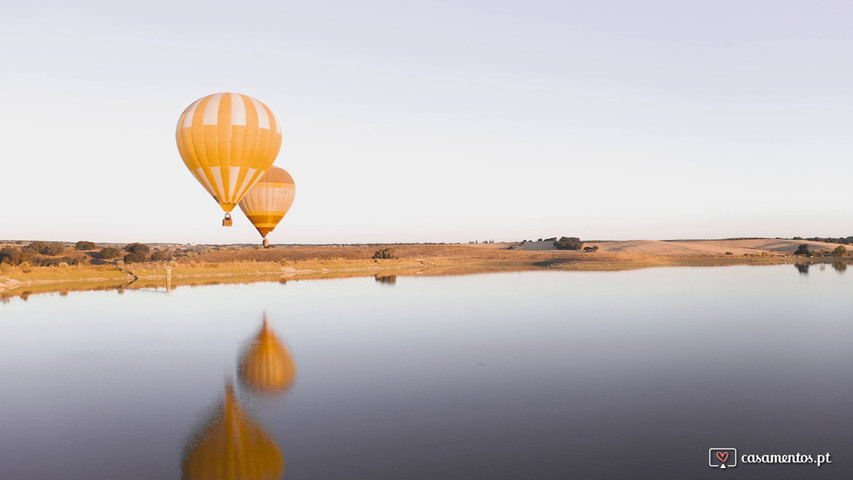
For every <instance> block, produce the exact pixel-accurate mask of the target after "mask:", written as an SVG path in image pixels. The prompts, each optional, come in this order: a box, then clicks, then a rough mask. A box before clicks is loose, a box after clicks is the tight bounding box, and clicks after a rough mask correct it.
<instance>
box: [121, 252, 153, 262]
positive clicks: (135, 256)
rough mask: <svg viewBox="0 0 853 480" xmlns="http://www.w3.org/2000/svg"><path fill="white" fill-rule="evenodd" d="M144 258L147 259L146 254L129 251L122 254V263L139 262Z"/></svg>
mask: <svg viewBox="0 0 853 480" xmlns="http://www.w3.org/2000/svg"><path fill="white" fill-rule="evenodd" d="M146 260H148V255H146V254H144V253H142V252H139V251H136V252H130V253H128V254H127V255H125V256H124V263H139V262H144V261H146Z"/></svg>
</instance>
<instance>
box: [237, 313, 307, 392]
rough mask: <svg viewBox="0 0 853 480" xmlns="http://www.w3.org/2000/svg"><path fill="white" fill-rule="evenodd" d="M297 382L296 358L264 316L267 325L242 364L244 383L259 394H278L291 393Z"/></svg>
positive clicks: (265, 315)
mask: <svg viewBox="0 0 853 480" xmlns="http://www.w3.org/2000/svg"><path fill="white" fill-rule="evenodd" d="M295 379H296V365H295V364H294V362H293V356H292V355H291V354H290V351H288V350H287V347H285V346H284V343H282V341H281V340H279V338H278V336H276V334H275V332H274V331H273V330H272V328H271V327H270V325H269V318H268V317H267V314H266V313H264V323H263V326H261V330H260V331H259V332H258V334H257V336H256V337H255V339H254V341H252V344H251V345H250V346H249V348H248V349H247V351H246V353H245V355H243V358H242V361H241V362H240V380H241V381H242V383H243V385H244V386H245V387H247V388H248V389H250V390H252V391H254V392H256V393H266V394H277V393H281V392H283V391H285V390H287V389H288V388H289V387H290V386H291V385H292V384H293V381H294V380H295Z"/></svg>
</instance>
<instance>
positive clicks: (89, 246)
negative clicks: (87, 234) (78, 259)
mask: <svg viewBox="0 0 853 480" xmlns="http://www.w3.org/2000/svg"><path fill="white" fill-rule="evenodd" d="M74 248H76V249H77V250H94V249H95V242H89V241H87V240H80V241H79V242H77V243H75V244H74Z"/></svg>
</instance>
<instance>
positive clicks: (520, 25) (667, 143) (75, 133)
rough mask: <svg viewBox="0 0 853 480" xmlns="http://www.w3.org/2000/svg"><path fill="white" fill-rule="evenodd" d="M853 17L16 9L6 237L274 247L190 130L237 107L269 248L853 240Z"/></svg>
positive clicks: (264, 6)
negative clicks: (267, 143) (249, 118)
mask: <svg viewBox="0 0 853 480" xmlns="http://www.w3.org/2000/svg"><path fill="white" fill-rule="evenodd" d="M851 24H853V4H851V3H850V2H847V1H837V2H832V1H811V2H805V1H781V0H772V1H771V0H767V1H757V0H756V1H743V0H739V1H710V0H709V1H687V2H685V1H680V0H679V1H645V2H636V1H627V0H626V1H585V2H571V1H553V2H541V1H525V2H498V1H460V0H455V1H418V2H415V1H396V0H389V1H360V2H352V1H342V2H324V1H312V2H306V1H300V2H295V1H270V2H254V1H245V2H217V1H204V2H171V1H169V2H160V1H147V2H117V1H103V2H89V1H75V2H64V1H62V2H61V1H47V2H35V1H34V2H23V1H22V2H14V4H9V3H8V2H7V4H6V5H4V6H3V7H2V9H0V45H2V48H0V105H2V107H0V132H2V133H0V139H2V155H0V165H2V169H0V198H2V200H3V204H4V207H5V208H3V211H2V217H0V239H30V240H32V239H44V240H66V241H76V240H82V239H87V240H93V241H114V242H130V241H144V242H181V243H184V242H199V243H236V242H240V243H242V242H256V241H259V236H258V234H257V232H256V231H255V230H254V228H252V227H251V225H250V224H249V223H248V221H247V220H246V219H245V217H243V215H242V213H241V212H239V210H235V222H234V227H232V228H230V229H226V228H222V227H221V226H219V224H220V219H221V217H222V212H221V210H220V209H219V206H218V205H216V203H215V202H214V201H213V200H212V199H211V198H210V196H209V195H208V194H207V193H206V192H205V190H204V189H203V188H202V186H201V185H199V184H198V182H197V181H196V180H195V178H193V176H192V175H191V174H190V173H189V172H188V171H187V170H186V168H185V167H184V164H183V162H182V161H181V158H180V156H179V155H178V151H177V148H176V145H175V125H176V123H177V120H178V117H179V115H180V114H181V112H182V111H183V110H184V109H185V108H186V107H187V106H188V105H189V104H190V103H192V102H193V101H195V100H196V99H198V98H200V97H203V96H205V95H208V94H211V93H217V92H239V93H244V94H247V95H250V96H253V97H255V98H257V99H259V100H261V101H262V102H264V103H266V104H267V105H268V106H269V107H270V108H271V109H272V110H273V112H275V114H276V116H277V117H278V119H279V120H280V121H281V122H282V124H283V132H284V142H283V145H282V149H281V152H280V153H279V156H278V159H277V160H276V162H275V164H276V165H278V166H280V167H282V168H284V169H286V170H288V171H289V172H290V173H291V174H292V175H293V177H294V179H295V181H296V185H297V193H296V201H295V202H294V204H293V207H292V209H291V211H290V213H288V215H287V216H286V217H285V218H284V220H283V221H282V223H281V224H280V225H279V227H278V228H277V229H276V230H275V231H274V232H273V233H271V234H270V236H269V238H270V240H271V241H272V242H273V243H356V242H412V241H432V242H466V241H469V240H484V239H496V240H498V241H500V240H521V239H536V238H539V237H548V236H559V235H570V236H579V237H581V238H582V239H587V240H591V239H666V238H722V237H734V236H773V237H775V236H795V235H800V236H812V235H820V236H842V235H843V236H847V235H853V54H851V52H853V28H851Z"/></svg>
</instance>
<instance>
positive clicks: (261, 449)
mask: <svg viewBox="0 0 853 480" xmlns="http://www.w3.org/2000/svg"><path fill="white" fill-rule="evenodd" d="M181 464H182V465H181V469H182V475H181V478H182V479H183V480H196V479H198V480H237V479H245V480H272V479H276V480H277V479H280V478H282V476H284V459H283V458H282V455H281V450H280V449H279V447H278V445H277V444H276V443H275V440H274V439H273V437H272V435H270V434H269V433H267V432H266V431H265V430H264V429H263V427H261V426H260V425H259V424H258V423H256V422H255V421H254V420H253V419H252V418H251V417H249V416H248V415H246V414H245V413H243V409H242V408H240V404H239V403H238V402H237V400H236V399H235V398H234V388H233V387H232V386H231V385H230V384H229V385H228V386H227V387H226V389H225V399H224V400H223V402H222V407H221V410H220V411H219V412H217V415H216V416H214V418H213V420H212V421H211V422H210V423H209V424H208V425H207V426H206V427H205V428H204V430H201V431H200V432H199V433H198V434H197V435H195V436H194V437H193V438H192V439H191V440H190V445H189V448H187V449H186V450H185V452H184V456H183V459H182V462H181Z"/></svg>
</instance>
